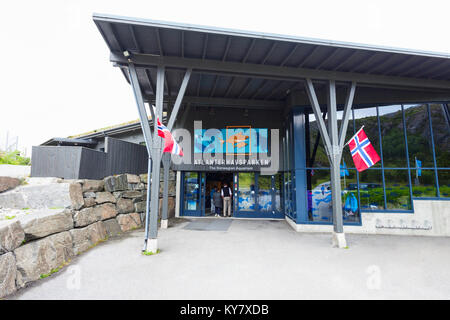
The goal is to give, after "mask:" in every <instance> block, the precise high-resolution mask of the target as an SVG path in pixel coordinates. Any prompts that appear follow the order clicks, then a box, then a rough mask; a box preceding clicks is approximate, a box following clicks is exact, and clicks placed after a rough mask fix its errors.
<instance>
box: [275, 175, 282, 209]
mask: <svg viewBox="0 0 450 320" xmlns="http://www.w3.org/2000/svg"><path fill="white" fill-rule="evenodd" d="M274 185H275V210H276V211H278V212H280V211H283V188H282V187H283V174H282V173H277V174H276V175H275V176H274Z"/></svg>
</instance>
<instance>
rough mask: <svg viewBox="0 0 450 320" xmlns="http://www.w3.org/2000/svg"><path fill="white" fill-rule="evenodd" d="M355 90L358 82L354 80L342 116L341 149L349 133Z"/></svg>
mask: <svg viewBox="0 0 450 320" xmlns="http://www.w3.org/2000/svg"><path fill="white" fill-rule="evenodd" d="M355 90H356V83H355V82H352V85H351V87H350V91H349V92H348V95H347V100H346V102H345V107H344V114H343V116H342V121H341V131H340V132H339V149H340V150H342V148H344V143H345V136H346V134H347V127H348V119H350V113H351V112H352V104H353V99H354V97H355ZM340 162H341V160H339V163H340Z"/></svg>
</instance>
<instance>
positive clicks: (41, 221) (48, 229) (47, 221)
mask: <svg viewBox="0 0 450 320" xmlns="http://www.w3.org/2000/svg"><path fill="white" fill-rule="evenodd" d="M22 227H23V230H24V232H25V240H27V241H29V240H33V239H38V238H43V237H45V236H48V235H50V234H54V233H59V232H62V231H67V230H70V229H72V228H73V219H72V213H71V211H70V210H64V211H61V212H57V213H55V212H52V210H45V211H41V212H35V213H33V215H31V216H27V217H26V218H24V220H22Z"/></svg>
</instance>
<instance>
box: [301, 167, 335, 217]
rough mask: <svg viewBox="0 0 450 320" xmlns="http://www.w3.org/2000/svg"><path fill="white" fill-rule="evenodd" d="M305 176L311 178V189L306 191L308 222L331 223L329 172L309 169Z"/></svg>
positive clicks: (331, 208)
mask: <svg viewBox="0 0 450 320" xmlns="http://www.w3.org/2000/svg"><path fill="white" fill-rule="evenodd" d="M307 174H308V175H310V176H311V188H310V189H308V190H307V193H308V194H307V198H308V220H309V221H316V222H319V221H320V222H332V220H333V207H332V201H331V182H330V180H331V179H330V170H327V169H311V170H307Z"/></svg>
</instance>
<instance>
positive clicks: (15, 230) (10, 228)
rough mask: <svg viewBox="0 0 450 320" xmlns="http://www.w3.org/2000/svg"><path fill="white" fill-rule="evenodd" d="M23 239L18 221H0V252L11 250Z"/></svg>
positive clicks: (23, 234)
mask: <svg viewBox="0 0 450 320" xmlns="http://www.w3.org/2000/svg"><path fill="white" fill-rule="evenodd" d="M24 239H25V233H24V232H23V229H22V226H21V225H20V222H19V221H14V222H13V221H1V222H0V254H4V253H6V252H9V251H13V250H14V249H16V248H17V247H19V246H20V245H21V244H22V241H23V240H24Z"/></svg>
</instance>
